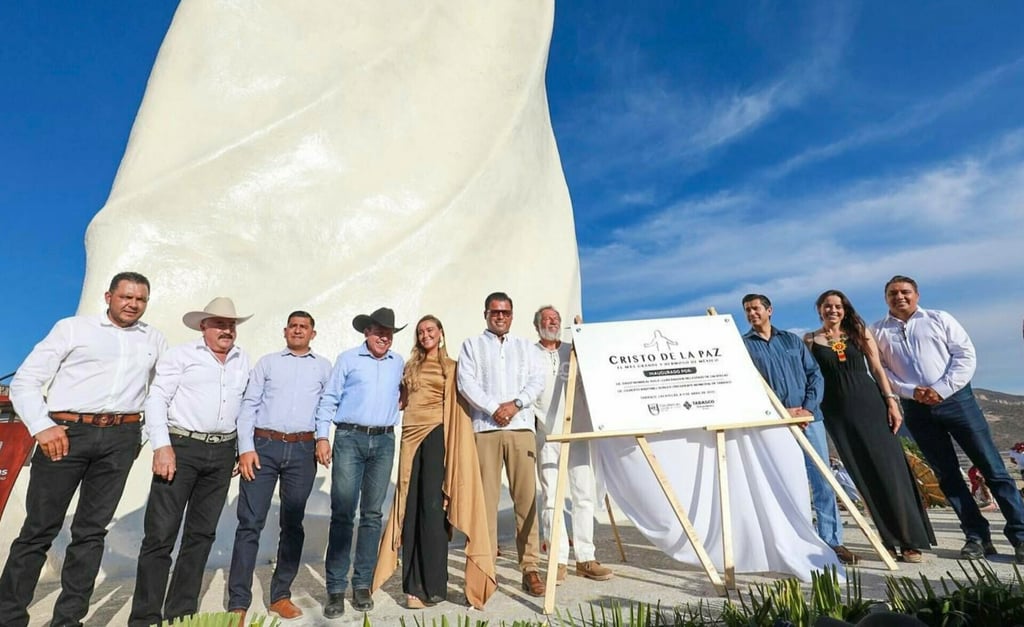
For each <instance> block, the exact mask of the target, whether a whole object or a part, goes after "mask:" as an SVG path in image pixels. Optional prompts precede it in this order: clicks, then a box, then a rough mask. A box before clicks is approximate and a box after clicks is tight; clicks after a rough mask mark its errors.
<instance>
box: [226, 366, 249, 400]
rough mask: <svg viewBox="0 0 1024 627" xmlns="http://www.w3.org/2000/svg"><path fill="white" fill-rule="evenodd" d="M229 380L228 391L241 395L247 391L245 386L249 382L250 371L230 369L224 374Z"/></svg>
mask: <svg viewBox="0 0 1024 627" xmlns="http://www.w3.org/2000/svg"><path fill="white" fill-rule="evenodd" d="M224 377H225V380H226V381H227V388H228V391H229V392H231V393H233V394H238V395H239V396H241V395H242V393H243V392H245V386H246V385H247V384H248V383H249V373H248V372H239V371H238V370H229V371H227V372H226V373H225V374H224Z"/></svg>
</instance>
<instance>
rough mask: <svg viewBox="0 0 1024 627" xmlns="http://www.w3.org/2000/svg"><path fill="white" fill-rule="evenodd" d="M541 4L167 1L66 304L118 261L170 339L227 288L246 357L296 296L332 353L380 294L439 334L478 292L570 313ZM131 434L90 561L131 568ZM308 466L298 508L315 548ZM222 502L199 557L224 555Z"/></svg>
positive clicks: (185, 335) (478, 302)
mask: <svg viewBox="0 0 1024 627" xmlns="http://www.w3.org/2000/svg"><path fill="white" fill-rule="evenodd" d="M553 12H554V7H553V3H552V2H550V1H546V0H501V1H499V2H476V1H473V0H431V1H427V2H414V3H409V2H405V1H404V0H403V1H398V0H375V1H374V2H359V1H354V0H318V1H313V0H309V1H306V2H301V3H294V2H284V1H282V0H263V1H260V0H254V1H251V2H245V3H241V4H240V3H238V2H230V1H227V0H183V1H182V2H181V4H180V6H179V8H178V10H177V13H176V14H175V16H174V21H173V23H172V25H171V28H170V30H169V32H168V34H167V36H166V38H165V40H164V42H163V45H162V47H161V49H160V53H159V56H158V57H157V60H156V63H155V65H154V68H153V72H152V74H151V76H150V79H149V84H148V86H147V89H146V94H145V97H144V99H143V102H142V106H141V108H140V110H139V113H138V116H137V118H136V120H135V125H134V127H133V128H132V133H131V138H130V139H129V142H128V147H127V150H126V151H125V155H124V159H123V160H122V162H121V166H120V168H119V170H118V173H117V178H116V180H115V181H114V185H113V189H112V190H111V193H110V197H109V199H108V201H107V204H106V206H104V207H103V209H102V210H101V211H100V212H99V214H97V216H96V217H95V218H94V219H93V221H92V223H91V224H90V226H89V230H88V234H87V238H86V250H87V253H88V264H87V269H86V277H85V284H84V286H83V290H82V300H81V302H80V304H79V312H80V313H88V312H99V311H102V309H103V306H104V304H103V301H102V299H100V298H99V296H98V295H100V294H103V292H104V291H105V289H106V286H107V283H108V282H109V280H110V277H111V276H113V275H114V274H115V273H116V272H118V271H122V270H133V271H137V272H141V273H143V274H145V275H146V276H147V277H148V278H149V279H150V281H151V282H152V297H151V298H152V300H151V302H150V305H149V309H148V311H147V312H146V321H147V322H149V323H150V324H152V325H154V326H156V327H157V328H159V329H161V330H162V331H163V332H164V333H165V334H166V335H167V337H168V340H169V341H170V343H171V344H172V345H173V344H176V343H179V342H182V341H185V340H187V339H192V338H193V337H194V336H195V332H193V331H190V330H189V329H187V328H186V327H185V326H184V325H183V324H182V322H181V316H182V314H183V313H185V312H186V311H190V310H193V309H196V308H197V307H201V306H202V305H203V304H204V303H206V302H208V301H209V300H210V299H211V298H213V297H214V296H220V295H223V296H230V297H231V298H233V299H234V300H235V302H236V303H237V304H238V306H239V308H240V309H244V310H245V311H246V312H253V313H254V314H255V317H254V318H253V319H252V320H251V321H250V322H249V323H248V324H246V325H245V327H243V328H242V329H241V332H240V333H239V338H238V344H239V345H240V346H242V347H244V348H245V349H246V350H247V351H248V352H249V354H250V355H251V356H252V357H253V359H256V358H257V357H259V356H260V355H262V354H264V353H267V352H269V351H271V350H274V349H277V348H280V347H281V346H283V340H282V337H281V329H282V328H283V327H284V325H285V320H286V317H287V315H288V313H289V312H290V311H292V310H294V309H305V310H307V311H309V312H311V313H312V314H313V315H314V316H315V318H316V320H317V330H318V331H319V335H318V336H317V340H316V342H315V343H314V349H315V350H317V351H318V352H320V353H321V354H324V355H326V356H329V357H330V358H332V359H333V358H334V357H335V355H336V354H337V353H338V352H339V351H340V350H341V349H343V348H347V347H350V346H354V345H355V344H357V343H358V342H359V341H361V340H362V336H361V335H360V334H357V333H356V332H355V331H354V330H353V329H352V327H351V320H352V318H353V317H354V316H355V315H356V314H358V313H360V312H363V311H370V310H373V309H375V308H377V307H380V306H388V307H391V308H393V309H394V310H395V312H396V314H397V316H398V317H399V319H400V322H401V323H402V324H405V323H407V322H408V323H415V322H416V320H417V319H418V318H419V317H420V316H421V315H423V314H427V313H433V314H435V315H437V316H438V317H439V318H441V320H443V321H444V324H445V329H446V331H447V337H448V338H449V341H451V342H453V343H458V342H461V340H462V339H463V338H465V337H467V336H469V335H473V334H476V333H479V332H480V331H481V330H482V329H483V328H484V317H483V310H484V297H485V296H486V295H487V294H488V293H489V292H492V291H495V290H502V291H505V292H508V293H509V294H510V295H511V296H512V298H513V299H514V302H515V305H516V307H515V310H516V313H517V317H516V322H515V324H514V325H513V331H514V332H519V333H521V334H524V335H529V334H531V333H532V328H531V322H532V320H531V318H532V314H533V311H534V309H536V308H537V307H538V306H540V305H543V304H553V305H554V306H555V307H557V308H558V309H560V310H561V311H564V312H569V313H570V314H572V313H576V312H580V281H579V261H578V257H577V250H576V238H575V232H574V227H573V216H572V207H571V205H570V201H569V194H568V190H567V188H566V183H565V179H564V176H563V173H562V168H561V164H560V161H559V157H558V150H557V148H556V146H555V140H554V135H553V133H552V130H551V123H550V119H549V115H548V108H547V98H546V93H545V88H544V77H545V69H546V64H547V54H548V44H549V42H550V39H551V29H552V24H553ZM412 335H413V334H412V333H411V332H408V331H407V332H406V333H404V334H399V335H398V336H396V342H395V348H396V350H399V351H400V352H402V353H403V354H404V353H406V352H407V350H408V348H409V347H410V346H411V342H412V340H413V339H414V338H413V337H412ZM451 350H452V354H455V353H457V347H453V348H452V349H451ZM148 449H149V447H148V445H147V446H146V447H145V448H144V450H143V453H142V455H141V456H140V457H139V459H138V460H137V462H136V464H135V467H134V468H133V471H132V476H131V478H130V479H129V485H128V488H127V489H126V491H125V495H124V498H123V499H122V502H121V507H120V509H119V511H118V515H117V517H115V523H114V525H113V528H112V530H111V532H110V535H109V537H108V543H107V547H108V555H107V556H106V557H105V558H104V571H105V573H106V574H107V575H111V574H119V575H130V574H132V573H133V572H134V559H135V556H136V554H137V552H138V542H139V540H140V539H141V522H142V521H141V518H142V516H141V513H142V511H143V507H144V505H145V500H146V494H147V491H148V485H149V480H150V476H151V475H150V457H149V455H150V453H149V450H148ZM26 476H27V474H26ZM325 478H326V476H325V475H324V474H323V472H321V477H320V478H319V479H318V483H317V485H318V487H319V488H320V490H321V491H320V492H319V493H314V495H313V497H312V498H311V500H310V516H308V517H307V528H308V529H309V530H310V535H309V536H307V541H306V552H307V553H308V554H309V555H311V556H314V557H315V556H317V555H319V556H321V557H322V555H323V546H324V544H325V542H326V538H325V537H324V538H320V537H317V534H321V533H325V532H324V530H323V529H320V528H319V525H318V524H317V522H316V521H315V520H314V519H315V517H316V516H317V514H318V513H320V514H323V515H325V516H326V515H327V514H328V512H329V499H328V497H327V494H325V493H324V492H323V490H324V488H325V484H324V481H323V480H324V479H325ZM26 483H27V481H25V482H22V485H21V486H20V488H19V489H20V490H21V491H20V492H19V490H18V489H16V490H15V493H14V495H13V496H12V498H11V502H10V505H9V507H8V512H7V514H6V515H5V517H4V524H3V526H2V530H0V547H2V548H0V561H2V560H4V559H6V553H7V547H8V546H9V545H10V541H11V539H12V538H13V534H15V533H16V531H17V529H18V527H19V526H20V522H21V517H22V516H23V514H24V485H23V484H26ZM234 498H235V497H234V496H233V495H232V496H231V497H229V508H228V509H226V511H225V514H224V515H223V517H222V518H221V525H220V529H219V533H218V538H217V544H216V545H215V548H214V552H213V554H212V555H211V558H210V562H209V565H210V567H211V568H213V567H218V566H224V565H226V564H227V562H228V560H229V558H230V552H231V542H232V532H233V530H234V526H235V525H234V523H235V518H234V509H233V506H234ZM19 508H20V510H21V511H19ZM71 511H73V509H72V510H71ZM271 527H273V524H270V525H268V529H267V531H266V532H265V535H266V536H267V537H273V536H272V535H271V534H274V533H276V531H273V530H272V529H271ZM62 541H63V542H64V543H65V544H66V542H67V539H66V537H64V536H61V537H60V538H58V541H57V548H56V550H53V551H51V552H50V555H51V560H56V559H59V558H58V557H57V556H58V555H60V554H61V553H62V551H61V550H60V543H61V542H62Z"/></svg>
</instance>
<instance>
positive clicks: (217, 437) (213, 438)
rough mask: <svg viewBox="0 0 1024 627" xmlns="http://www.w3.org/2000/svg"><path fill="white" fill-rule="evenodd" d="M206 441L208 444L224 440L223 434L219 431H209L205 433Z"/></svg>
mask: <svg viewBox="0 0 1024 627" xmlns="http://www.w3.org/2000/svg"><path fill="white" fill-rule="evenodd" d="M206 441H207V442H208V443H210V444H220V443H221V442H223V441H224V436H223V435H221V434H219V433H210V434H207V436H206Z"/></svg>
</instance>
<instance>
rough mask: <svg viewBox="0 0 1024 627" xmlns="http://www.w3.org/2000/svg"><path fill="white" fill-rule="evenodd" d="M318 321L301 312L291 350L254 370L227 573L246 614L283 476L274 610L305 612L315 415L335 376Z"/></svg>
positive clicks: (232, 598)
mask: <svg viewBox="0 0 1024 627" xmlns="http://www.w3.org/2000/svg"><path fill="white" fill-rule="evenodd" d="M315 324H316V322H315V321H314V320H313V316H312V315H310V314H309V313H307V312H305V311H294V312H292V313H291V314H290V315H289V316H288V325H287V326H286V327H285V328H284V339H285V344H286V345H287V348H285V349H284V350H281V351H278V352H276V353H270V354H269V355H264V356H263V357H261V358H260V360H259V361H258V362H256V367H254V368H253V369H252V372H250V373H249V384H248V386H247V387H246V389H245V396H244V397H243V398H242V411H241V413H240V414H239V416H238V470H239V472H240V473H241V475H242V483H241V486H240V488H239V493H238V529H237V530H236V531H235V547H234V550H233V551H232V553H231V574H230V575H229V576H228V610H229V611H231V612H234V613H236V614H241V615H242V617H243V618H242V621H241V624H243V625H244V624H245V618H244V617H245V613H246V611H247V610H248V609H249V604H250V603H252V574H253V571H254V570H255V568H256V553H257V551H258V550H259V545H260V532H262V531H263V527H264V525H266V523H267V512H268V511H269V510H270V500H271V498H272V497H273V496H274V488H275V487H276V486H277V482H278V480H279V479H280V481H281V491H280V497H281V513H280V526H281V535H280V537H279V540H278V545H277V565H276V566H275V567H274V575H273V578H272V579H271V581H270V607H269V608H268V609H269V610H270V611H271V612H272V613H274V614H277V615H278V616H280V617H281V618H284V619H290V618H297V617H299V616H302V610H301V609H299V608H298V606H296V605H295V604H294V603H292V601H291V596H292V593H291V585H292V581H294V580H295V575H296V574H298V572H299V561H300V559H301V558H302V545H303V543H304V541H305V539H306V533H305V530H304V529H303V527H302V519H303V518H304V517H305V514H306V501H307V500H308V499H309V493H310V492H311V491H312V490H313V479H314V478H315V477H316V458H315V457H314V449H315V446H316V436H315V426H314V420H313V416H314V414H315V413H316V405H317V401H318V400H320V394H321V393H322V392H323V390H324V384H325V383H327V377H329V376H330V374H331V362H330V361H328V359H327V358H326V357H321V356H320V355H317V354H316V353H314V352H313V351H312V350H311V349H310V348H309V343H310V342H311V341H312V340H313V338H314V337H316V329H315V328H314V326H315Z"/></svg>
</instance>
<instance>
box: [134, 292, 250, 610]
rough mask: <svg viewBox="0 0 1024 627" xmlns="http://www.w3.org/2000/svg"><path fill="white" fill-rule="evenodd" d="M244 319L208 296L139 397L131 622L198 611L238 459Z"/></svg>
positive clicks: (245, 370) (227, 303) (224, 301)
mask: <svg viewBox="0 0 1024 627" xmlns="http://www.w3.org/2000/svg"><path fill="white" fill-rule="evenodd" d="M251 317H252V316H239V315H237V314H236V313H235V304H234V303H233V302H232V301H231V299H230V298H223V297H218V298H215V299H213V300H212V301H210V303H209V304H208V305H207V306H206V308H205V309H204V310H202V311H190V312H189V313H187V314H185V316H184V317H183V318H182V321H183V322H184V323H185V326H187V327H188V328H190V329H195V330H197V331H200V332H202V337H201V338H200V339H198V340H196V341H193V342H188V343H186V344H182V345H180V346H176V347H174V348H172V349H171V350H169V351H167V353H166V354H165V355H164V356H163V357H162V358H161V359H160V361H159V363H157V367H156V378H154V379H153V384H152V385H151V386H150V390H149V397H148V398H147V399H146V433H147V434H148V435H149V440H150V444H151V445H152V446H153V481H152V483H151V484H150V493H149V502H148V503H147V504H146V517H145V523H144V529H145V536H144V537H143V540H142V548H141V550H140V551H139V564H138V572H137V574H136V577H135V595H134V597H133V598H132V610H131V615H130V617H129V619H128V624H129V625H131V626H132V627H143V626H148V625H153V624H159V623H160V622H161V621H162V620H164V619H166V620H168V621H173V619H175V618H178V617H181V616H187V615H189V614H195V613H196V611H197V610H198V606H199V590H200V587H201V586H202V583H203V570H204V569H205V568H206V560H207V558H208V557H209V556H210V548H211V547H212V546H213V541H214V537H215V535H216V531H217V520H218V519H219V518H220V513H221V510H223V509H224V500H225V498H226V497H227V493H228V486H229V484H230V483H231V474H232V471H233V469H234V465H235V437H236V431H235V429H236V421H237V420H238V412H239V409H240V407H241V404H242V394H243V393H244V392H245V385H246V382H247V380H248V378H249V358H248V357H247V356H246V354H245V352H243V351H242V349H240V348H238V347H237V346H235V336H236V333H235V327H236V325H238V324H240V323H242V322H245V321H246V320H248V319H249V318H251ZM186 508H187V510H188V515H187V516H184V514H185V511H186ZM183 516H184V518H185V528H184V529H185V530H184V533H183V534H182V538H181V548H180V549H179V550H178V557H177V559H176V560H175V561H174V576H173V577H171V585H170V588H169V589H168V587H167V578H168V575H169V571H170V567H171V550H172V549H173V548H174V542H175V540H177V538H178V530H179V528H180V527H181V520H182V517H183ZM165 595H166V601H165Z"/></svg>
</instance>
